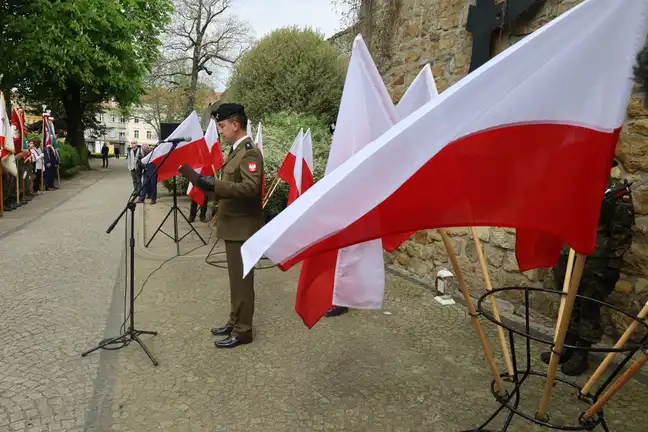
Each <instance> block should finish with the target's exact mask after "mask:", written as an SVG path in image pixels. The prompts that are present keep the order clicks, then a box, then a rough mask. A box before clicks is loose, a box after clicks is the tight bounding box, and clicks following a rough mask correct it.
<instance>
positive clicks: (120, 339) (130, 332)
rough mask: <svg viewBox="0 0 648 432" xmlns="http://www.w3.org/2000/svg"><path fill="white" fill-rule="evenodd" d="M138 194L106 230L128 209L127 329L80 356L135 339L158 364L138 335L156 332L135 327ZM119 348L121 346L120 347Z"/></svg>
mask: <svg viewBox="0 0 648 432" xmlns="http://www.w3.org/2000/svg"><path fill="white" fill-rule="evenodd" d="M138 196H139V193H138V194H136V195H135V194H133V196H132V197H131V199H130V200H129V201H128V204H126V208H124V210H122V212H121V213H120V215H119V216H118V217H117V219H116V220H115V221H114V222H113V223H112V225H110V228H108V230H107V231H106V233H108V234H109V233H110V232H111V231H112V230H113V228H115V225H117V222H119V220H120V219H121V218H122V216H123V215H124V214H125V213H126V211H127V210H130V218H131V220H130V241H129V247H130V263H129V265H130V318H129V319H130V323H129V325H128V329H127V330H126V332H125V333H124V334H122V335H119V336H117V337H114V338H111V339H105V340H103V341H101V342H100V343H99V345H97V346H96V347H94V348H92V349H90V350H88V351H86V352H84V353H82V354H81V357H85V356H87V355H88V354H90V353H91V352H93V351H96V350H98V349H100V348H104V347H106V346H108V345H112V344H116V343H122V344H123V345H122V346H126V345H127V344H128V343H129V342H130V341H133V340H134V341H135V342H137V343H138V344H140V346H141V347H142V349H143V350H144V352H145V353H146V355H147V356H148V357H149V358H150V359H151V361H152V362H153V364H154V365H155V366H157V365H158V361H157V360H156V359H155V357H153V355H152V354H151V353H150V351H149V350H148V348H146V345H144V342H142V340H141V339H140V338H139V336H140V335H143V334H150V335H153V336H155V335H157V332H154V331H146V330H137V329H136V328H135V205H136V204H135V199H136V198H137V197H138ZM120 348H121V347H120Z"/></svg>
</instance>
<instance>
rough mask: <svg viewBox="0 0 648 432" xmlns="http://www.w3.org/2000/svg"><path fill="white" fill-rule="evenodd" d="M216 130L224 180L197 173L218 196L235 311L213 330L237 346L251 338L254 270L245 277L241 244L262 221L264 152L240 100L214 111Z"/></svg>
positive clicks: (220, 229) (219, 233)
mask: <svg viewBox="0 0 648 432" xmlns="http://www.w3.org/2000/svg"><path fill="white" fill-rule="evenodd" d="M214 117H215V118H216V122H217V123H218V129H219V132H220V134H221V136H222V137H223V139H224V141H225V142H226V143H227V144H229V145H230V146H231V147H230V151H229V155H228V156H227V158H226V160H225V165H223V168H222V173H223V176H222V180H219V179H215V178H214V177H206V176H199V178H198V187H200V189H202V190H203V191H204V192H206V193H210V192H211V193H213V195H214V198H215V199H216V200H217V201H218V215H217V220H216V235H217V237H218V238H220V239H223V240H225V255H226V258H227V267H228V271H229V280H230V298H231V310H230V318H229V321H227V323H226V324H225V326H223V327H218V328H214V329H212V334H213V335H214V336H226V338H225V339H222V340H217V341H216V342H215V345H216V347H218V348H233V347H236V346H238V345H241V344H246V343H250V342H252V317H253V315H254V270H252V271H251V272H250V273H249V274H248V275H247V276H246V277H245V278H243V277H242V276H243V259H242V258H241V246H242V245H243V243H244V242H245V241H246V240H247V239H249V238H250V237H251V236H252V235H253V234H254V233H255V232H257V231H258V230H259V229H260V228H261V227H262V226H263V208H262V206H261V185H262V179H263V155H262V154H261V151H260V150H259V149H258V148H257V147H256V146H255V145H254V144H253V143H252V139H251V137H249V136H247V134H246V129H247V116H246V115H245V110H244V108H243V106H242V105H238V104H223V105H221V106H220V107H219V108H218V110H217V111H216V112H215V113H214Z"/></svg>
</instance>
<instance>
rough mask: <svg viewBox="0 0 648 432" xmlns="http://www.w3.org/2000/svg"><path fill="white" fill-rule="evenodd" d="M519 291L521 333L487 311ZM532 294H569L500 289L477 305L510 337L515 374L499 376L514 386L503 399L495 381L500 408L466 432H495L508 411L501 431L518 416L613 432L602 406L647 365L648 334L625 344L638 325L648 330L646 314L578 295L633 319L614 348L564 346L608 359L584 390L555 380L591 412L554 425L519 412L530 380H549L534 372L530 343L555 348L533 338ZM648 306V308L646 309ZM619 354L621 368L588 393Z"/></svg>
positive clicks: (571, 428) (562, 427)
mask: <svg viewBox="0 0 648 432" xmlns="http://www.w3.org/2000/svg"><path fill="white" fill-rule="evenodd" d="M516 291H517V292H519V291H522V292H523V293H524V320H525V329H524V331H521V330H518V329H516V328H514V327H513V326H510V325H507V324H505V323H503V322H502V321H501V320H500V319H498V318H495V316H494V314H493V313H492V312H491V311H487V310H485V308H484V301H485V300H486V299H487V298H489V300H490V298H491V296H495V295H496V294H497V293H502V292H516ZM531 291H536V292H544V293H547V294H553V295H563V296H566V295H567V293H565V292H560V291H555V290H550V289H543V288H528V287H524V288H522V287H509V288H497V289H493V290H491V291H488V292H486V294H484V295H483V296H481V297H480V299H479V301H478V303H477V315H483V316H484V317H485V318H486V319H487V320H489V321H491V322H492V323H494V324H495V325H496V326H498V327H500V328H503V329H505V330H507V331H508V337H509V344H510V350H511V360H512V363H513V374H512V376H511V375H510V374H509V373H508V372H505V373H502V374H500V377H501V378H502V379H503V380H504V381H507V382H508V383H509V384H512V387H511V386H510V385H509V386H508V387H509V388H508V389H507V391H506V394H505V395H503V396H501V395H500V394H498V392H497V391H496V386H495V379H493V381H492V382H491V386H490V390H491V393H492V394H493V396H494V397H495V400H496V401H497V403H499V405H500V407H499V408H498V409H497V410H496V411H495V412H494V413H493V414H492V415H491V416H490V417H489V418H488V420H486V421H485V422H484V423H482V424H481V426H479V427H477V428H475V429H470V430H468V431H465V432H486V431H492V430H493V429H488V426H489V425H490V424H491V422H493V420H495V418H497V416H498V415H499V414H500V413H502V412H506V411H508V415H507V417H506V420H505V421H504V424H503V426H502V428H501V429H499V430H500V431H501V432H504V431H507V430H508V428H509V426H510V424H511V421H512V420H513V418H514V417H515V416H516V415H517V416H519V417H522V418H523V419H525V420H527V421H528V422H530V423H534V424H536V425H540V426H543V427H547V428H549V429H553V430H563V431H592V430H595V429H596V428H598V427H599V426H600V428H601V429H602V430H604V431H606V432H609V431H610V429H609V427H608V425H607V423H606V421H605V418H604V413H603V409H602V408H603V405H604V404H605V403H606V402H607V401H608V400H609V399H610V398H611V397H612V396H613V395H614V394H615V393H616V391H618V390H619V389H620V388H621V387H622V386H623V385H624V384H625V383H626V382H627V381H628V380H629V379H630V378H631V377H632V376H633V375H634V374H635V373H637V372H638V370H639V369H640V368H641V366H643V364H644V363H645V362H646V359H648V334H646V336H644V337H643V339H642V340H641V342H640V343H639V344H627V345H626V344H625V342H627V339H628V338H629V337H630V335H631V334H632V332H633V331H634V329H636V327H638V326H643V328H644V330H648V324H647V323H646V321H645V320H644V319H643V317H644V316H645V313H643V312H644V311H642V313H641V314H640V316H634V315H631V314H629V313H627V312H624V311H623V310H621V309H619V308H617V307H615V306H613V305H610V304H608V303H605V302H602V301H599V300H595V299H592V298H590V297H585V296H581V295H576V298H577V299H580V301H583V302H585V301H591V302H595V303H598V304H599V305H601V306H603V307H606V308H610V309H613V310H615V311H617V312H619V313H621V314H623V315H625V316H626V317H629V318H630V319H631V320H632V324H631V326H630V327H629V328H628V330H627V331H626V334H624V336H623V337H622V339H621V340H619V342H618V343H617V344H616V345H615V346H614V347H602V348H599V347H596V348H595V347H590V348H583V347H578V346H572V345H567V344H565V345H563V347H564V348H569V349H572V350H580V351H586V352H599V353H608V356H607V357H606V360H605V361H604V363H603V364H601V366H600V367H599V369H597V371H596V372H595V374H594V375H593V376H592V378H591V379H590V381H589V382H588V383H587V384H586V385H585V387H583V388H581V387H580V386H579V385H577V384H575V383H572V382H570V381H567V380H564V379H561V378H556V379H555V383H556V384H555V385H558V384H560V385H563V386H566V387H571V388H572V389H575V390H576V392H577V395H576V398H577V399H578V400H579V401H580V402H582V403H584V404H586V405H588V409H587V411H586V412H584V413H583V414H581V416H580V417H579V418H578V420H577V422H578V423H577V424H573V425H559V424H554V423H551V421H550V419H549V416H545V418H540V419H539V418H538V416H537V413H533V414H532V413H529V412H524V411H522V410H521V409H520V407H519V405H520V392H521V389H522V386H523V385H525V384H526V383H527V382H528V381H527V380H528V378H529V377H540V378H545V379H546V378H547V373H544V372H538V371H534V370H533V368H532V366H531V341H534V342H537V343H540V344H544V345H548V346H550V347H551V348H552V350H553V349H554V346H553V345H554V343H553V342H552V341H548V340H546V339H542V338H540V337H536V336H533V335H532V334H531V329H530V313H529V292H531ZM647 307H648V306H647ZM516 335H517V336H518V337H522V338H523V339H524V340H525V342H524V345H525V349H526V364H525V365H524V366H521V365H520V364H519V363H520V362H519V359H518V357H517V353H516V348H515V347H516V344H515V336H516ZM640 350H641V351H643V354H642V357H641V358H640V359H639V360H637V361H636V362H635V364H634V365H633V366H632V367H631V368H630V369H628V371H626V372H625V373H624V374H623V375H622V376H621V377H620V378H619V379H618V380H617V381H616V382H615V384H614V385H612V386H611V387H610V384H611V383H612V381H613V380H615V379H616V377H617V376H618V375H619V373H620V372H621V371H622V370H623V369H624V367H625V366H626V365H627V364H628V362H629V361H630V360H631V359H632V357H633V356H634V355H635V354H636V353H637V352H639V351H640ZM620 353H626V357H625V359H624V360H623V361H621V362H620V363H619V364H618V365H616V367H615V369H614V370H613V371H612V373H611V374H610V376H609V377H608V378H607V379H606V380H605V381H604V382H603V384H602V385H600V386H599V388H598V389H597V390H596V391H595V392H593V393H592V392H590V391H589V390H590V389H591V388H592V387H593V384H595V382H596V380H597V379H598V378H599V377H600V376H601V375H602V374H603V372H604V371H605V368H606V367H607V366H609V365H610V364H611V362H612V360H613V357H614V355H616V354H620Z"/></svg>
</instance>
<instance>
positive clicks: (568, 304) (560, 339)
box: [536, 252, 587, 421]
mask: <svg viewBox="0 0 648 432" xmlns="http://www.w3.org/2000/svg"><path fill="white" fill-rule="evenodd" d="M570 254H571V252H570ZM586 258H587V257H586V256H585V255H581V254H577V255H576V264H574V272H573V274H572V277H571V280H570V284H569V289H568V291H567V295H566V296H562V299H561V301H560V312H559V314H558V321H557V323H556V335H555V337H554V347H553V349H552V351H551V359H550V360H549V370H548V371H547V380H546V381H545V386H544V393H543V395H542V400H541V401H540V407H539V409H538V412H537V413H536V419H538V420H542V421H545V420H546V418H547V416H546V411H547V407H548V406H549V398H550V396H551V392H552V390H553V387H554V381H555V379H556V372H557V369H558V360H559V357H560V354H556V353H560V352H562V349H563V344H564V342H565V335H566V334H567V326H568V324H569V318H571V314H572V309H573V307H574V300H575V299H576V293H577V292H578V286H579V285H580V281H581V277H582V276H583V268H584V267H585V259H586Z"/></svg>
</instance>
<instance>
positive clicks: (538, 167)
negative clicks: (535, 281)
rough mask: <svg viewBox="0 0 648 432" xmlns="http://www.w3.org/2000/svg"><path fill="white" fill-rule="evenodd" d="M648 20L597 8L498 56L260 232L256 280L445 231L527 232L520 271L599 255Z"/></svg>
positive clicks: (572, 13) (247, 254)
mask: <svg viewBox="0 0 648 432" xmlns="http://www.w3.org/2000/svg"><path fill="white" fill-rule="evenodd" d="M647 9H648V2H647V1H645V0H628V1H623V2H619V1H609V0H585V1H583V2H582V3H580V4H579V5H577V6H575V7H574V8H572V9H571V10H569V11H568V12H566V13H564V14H563V15H562V16H560V17H558V18H557V19H555V20H553V21H552V22H550V23H549V24H547V25H545V26H543V27H542V28H541V29H539V30H538V31H536V32H534V33H533V34H531V35H530V36H528V37H527V38H525V39H523V40H522V41H520V42H518V43H517V44H515V45H513V46H512V47H510V48H508V49H507V50H506V51H504V52H502V53H500V54H499V55H498V56H496V57H495V58H493V59H492V60H490V61H489V62H488V63H486V64H485V65H483V66H481V67H480V68H479V69H477V70H476V71H474V72H473V73H471V74H470V75H468V76H466V77H464V78H463V79H462V80H461V81H459V82H458V83H457V84H455V85H454V86H452V87H451V88H449V89H448V90H446V91H444V92H443V93H442V94H441V95H439V97H438V98H436V99H435V100H434V101H432V102H430V103H428V104H426V105H425V106H424V107H422V108H421V109H418V110H417V111H415V112H414V113H413V114H411V115H410V116H408V117H407V118H405V119H403V120H402V121H401V122H400V123H398V124H397V125H395V126H394V127H392V128H391V129H390V130H389V131H387V132H386V133H384V134H383V135H381V136H380V137H379V138H378V139H376V140H374V141H373V142H372V143H370V144H369V145H367V146H366V147H364V148H363V149H362V150H360V151H359V152H357V153H356V154H355V155H353V156H352V157H351V158H350V159H349V160H348V161H346V162H345V163H343V164H342V165H341V166H339V167H338V168H337V169H335V170H334V171H333V172H330V173H328V174H327V175H326V176H325V177H324V178H323V179H322V180H320V181H319V182H318V183H317V184H315V185H314V186H313V187H312V188H311V189H310V190H309V191H308V192H306V193H305V194H304V195H303V196H301V197H300V198H299V199H298V200H297V201H295V202H294V203H293V204H292V205H291V206H289V207H287V208H286V209H285V210H284V211H283V212H281V213H280V214H279V215H278V216H277V217H275V218H274V219H273V220H272V221H270V222H269V223H268V224H267V225H266V226H265V227H264V228H263V229H261V230H259V231H258V232H257V233H256V234H255V235H254V236H253V237H252V238H250V239H249V240H248V241H247V242H246V243H245V244H244V245H243V248H242V250H241V253H242V257H243V264H244V274H247V273H248V272H249V271H250V269H251V268H252V267H253V266H254V264H255V263H256V262H257V261H258V260H259V259H260V258H261V256H263V255H265V256H266V257H268V258H269V259H270V260H272V261H273V262H275V263H279V264H280V267H281V268H282V269H283V270H286V269H288V268H290V267H291V266H293V265H294V264H296V263H297V262H299V261H302V260H304V259H305V258H307V257H311V259H312V258H313V257H315V258H318V259H319V258H321V257H326V256H328V255H330V254H331V251H336V250H337V249H340V248H344V247H348V246H349V245H355V244H358V243H362V242H366V241H369V240H372V239H379V238H383V237H386V236H389V235H393V234H399V233H407V232H412V231H417V230H422V229H433V228H440V227H460V226H501V227H515V228H517V232H518V237H517V258H518V264H519V267H520V269H521V270H528V269H532V268H538V267H550V266H553V265H555V263H556V262H557V260H558V257H559V254H560V249H561V247H562V244H563V243H567V244H568V245H569V246H570V247H572V248H573V249H574V250H575V251H576V252H578V253H580V254H584V255H588V254H591V253H592V252H593V251H594V250H595V245H596V228H597V223H598V217H599V211H600V205H601V201H602V198H603V194H604V191H605V188H606V186H607V179H608V176H609V172H610V167H611V162H612V158H613V156H614V150H615V146H616V143H617V141H618V137H619V133H620V131H621V127H622V125H623V122H624V117H625V113H626V109H627V105H628V99H629V97H630V93H631V90H632V86H633V79H632V77H633V72H632V68H633V65H634V62H635V56H636V54H637V52H638V51H639V50H640V48H641V47H642V45H643V43H644V37H645V35H646V28H645V26H646V16H647V12H648V11H647ZM538 245H541V246H543V247H541V248H539V247H537V246H538ZM318 294H319V295H320V297H325V296H324V294H323V293H318ZM321 301H324V300H321Z"/></svg>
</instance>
